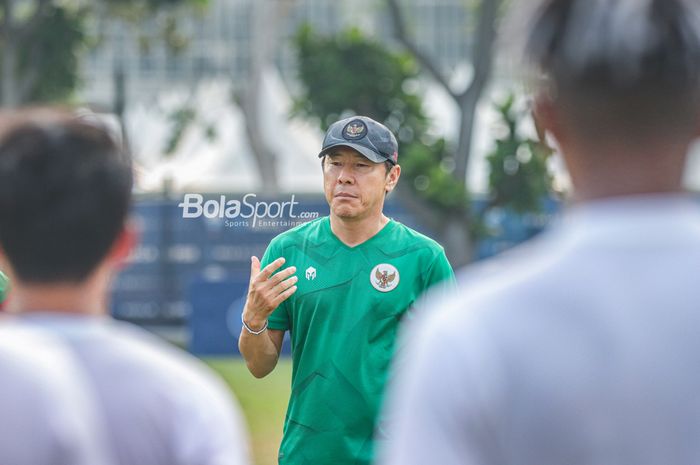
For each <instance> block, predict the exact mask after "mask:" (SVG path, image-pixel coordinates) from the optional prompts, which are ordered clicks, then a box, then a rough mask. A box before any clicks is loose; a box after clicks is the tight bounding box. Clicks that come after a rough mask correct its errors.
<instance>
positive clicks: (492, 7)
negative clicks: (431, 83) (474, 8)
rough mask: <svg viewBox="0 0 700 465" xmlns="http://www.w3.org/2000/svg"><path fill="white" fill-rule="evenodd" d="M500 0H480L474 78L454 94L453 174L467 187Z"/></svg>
mask: <svg viewBox="0 0 700 465" xmlns="http://www.w3.org/2000/svg"><path fill="white" fill-rule="evenodd" d="M500 4H501V0H482V2H481V8H480V10H479V24H478V27H477V31H476V38H475V41H474V51H473V53H472V63H473V67H474V78H473V79H472V82H471V83H470V84H469V87H468V88H467V89H466V90H465V91H464V92H463V93H462V94H461V95H458V96H457V97H456V100H457V104H458V105H459V109H460V115H461V121H460V126H459V141H458V143H457V154H456V160H455V162H456V163H455V171H454V173H455V176H456V178H457V179H458V180H459V181H460V182H461V183H462V184H464V185H465V186H466V182H467V170H468V169H469V159H470V158H471V144H472V135H473V132H474V120H475V119H476V110H477V106H478V105H479V100H480V99H481V95H482V94H483V92H484V89H485V87H486V84H487V83H488V80H489V78H490V77H491V66H492V62H493V44H494V42H495V41H496V19H497V17H498V9H499V7H500Z"/></svg>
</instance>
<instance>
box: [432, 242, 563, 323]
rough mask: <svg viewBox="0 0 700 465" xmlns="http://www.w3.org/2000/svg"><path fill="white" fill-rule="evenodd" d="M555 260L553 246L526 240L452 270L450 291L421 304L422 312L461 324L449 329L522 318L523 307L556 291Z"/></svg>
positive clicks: (557, 262) (557, 259)
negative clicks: (454, 283)
mask: <svg viewBox="0 0 700 465" xmlns="http://www.w3.org/2000/svg"><path fill="white" fill-rule="evenodd" d="M561 261H562V256H561V254H560V253H559V248H558V247H557V245H556V244H553V243H552V241H551V240H548V238H544V237H543V238H535V239H532V240H531V241H530V242H528V243H525V244H521V245H519V246H516V247H514V248H513V249H511V250H509V251H506V252H503V253H501V254H499V255H497V256H495V257H491V258H487V259H484V260H482V261H480V262H477V263H472V264H470V265H467V266H465V267H463V268H460V269H458V270H457V272H456V280H457V284H456V287H455V289H454V291H452V292H451V293H448V294H447V296H446V297H444V298H442V299H439V300H438V299H435V300H432V301H426V302H424V303H423V307H424V309H427V310H429V311H427V312H425V313H430V314H432V316H431V318H434V319H436V320H438V321H441V322H452V323H455V322H460V323H463V324H461V325H460V324H457V325H455V326H454V327H455V328H465V327H467V326H470V325H471V324H472V320H480V319H481V320H484V321H485V320H494V319H497V320H499V321H503V320H505V321H507V320H509V319H517V318H519V317H521V316H524V317H527V315H526V314H527V309H526V308H525V307H530V306H532V305H534V304H536V303H538V302H539V303H544V301H543V299H546V298H547V297H546V296H547V295H550V294H551V293H553V292H558V290H557V288H558V287H559V280H560V279H562V276H561V275H562V273H560V272H559V271H558V270H559V269H560V264H561ZM428 307H429V308H428Z"/></svg>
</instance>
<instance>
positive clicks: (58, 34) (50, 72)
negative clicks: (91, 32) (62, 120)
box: [18, 5, 86, 102]
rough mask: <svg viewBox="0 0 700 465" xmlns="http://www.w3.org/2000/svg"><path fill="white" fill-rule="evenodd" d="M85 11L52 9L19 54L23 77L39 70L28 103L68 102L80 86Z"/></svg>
mask: <svg viewBox="0 0 700 465" xmlns="http://www.w3.org/2000/svg"><path fill="white" fill-rule="evenodd" d="M85 18H86V10H85V9H82V8H81V9H69V8H66V7H64V6H60V5H52V6H51V7H49V10H48V12H47V14H45V15H43V16H41V18H40V19H39V22H38V23H37V25H36V28H35V31H36V33H35V34H33V35H32V37H30V38H29V40H28V41H27V42H26V43H25V44H22V46H21V47H20V48H19V50H18V51H19V53H18V72H19V74H20V76H22V75H27V74H29V73H28V71H29V69H30V68H32V67H37V68H38V69H37V70H36V82H34V85H33V86H32V88H31V89H29V93H28V95H27V101H28V102H56V101H64V100H66V99H67V98H69V97H70V95H71V93H72V92H73V90H74V89H75V87H76V86H77V84H78V82H79V76H78V60H79V55H80V51H81V48H82V45H83V43H84V41H85Z"/></svg>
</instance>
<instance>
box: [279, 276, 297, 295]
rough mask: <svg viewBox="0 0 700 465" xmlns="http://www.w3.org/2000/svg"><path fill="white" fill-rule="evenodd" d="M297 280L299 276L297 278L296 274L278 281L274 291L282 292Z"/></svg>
mask: <svg viewBox="0 0 700 465" xmlns="http://www.w3.org/2000/svg"><path fill="white" fill-rule="evenodd" d="M275 276H276V275H275ZM297 281H299V278H297V277H296V276H292V277H291V278H289V279H285V280H284V281H282V282H281V283H279V284H278V285H277V286H275V288H274V293H275V294H281V293H282V292H284V291H286V290H287V289H289V288H290V287H292V286H293V285H295V284H296V283H297Z"/></svg>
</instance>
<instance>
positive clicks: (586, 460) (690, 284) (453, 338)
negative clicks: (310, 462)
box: [380, 196, 700, 465]
mask: <svg viewBox="0 0 700 465" xmlns="http://www.w3.org/2000/svg"><path fill="white" fill-rule="evenodd" d="M459 281H460V285H459V289H458V291H457V292H456V294H455V295H454V296H453V297H451V298H450V299H449V300H447V301H442V302H435V301H433V302H430V303H428V304H427V305H426V307H427V310H429V311H426V312H424V313H423V314H422V317H421V318H419V319H418V321H417V322H416V324H415V325H414V326H413V327H412V328H410V329H409V330H408V334H407V335H406V336H407V337H406V340H405V342H406V344H405V345H406V351H405V352H404V353H403V354H402V356H401V363H399V365H398V367H399V368H398V375H397V378H396V379H395V380H394V382H393V383H392V386H391V389H390V392H389V393H388V394H387V396H386V399H387V402H388V411H387V413H388V418H389V419H390V428H389V435H390V439H389V441H388V443H387V444H386V445H385V447H384V449H383V451H382V452H381V454H380V455H381V457H382V460H381V462H380V463H382V464H383V465H414V464H415V465H418V464H420V465H425V464H440V465H456V464H460V465H462V464H469V465H477V464H479V465H483V464H498V465H510V464H518V465H549V464H552V465H554V464H557V465H593V464H595V465H603V464H615V465H658V464H674V465H693V464H698V463H700V440H698V438H700V210H699V209H698V206H697V205H696V204H695V203H694V202H692V201H691V200H690V199H688V198H685V197H679V196H640V197H637V198H626V199H617V200H608V201H600V202H595V203H589V204H586V205H584V206H580V207H575V208H572V210H571V211H570V212H569V213H567V214H566V215H565V216H564V218H563V220H562V221H561V224H559V225H557V226H554V227H553V228H552V229H551V230H550V231H548V232H546V233H544V234H543V235H542V236H540V237H539V238H537V239H535V240H534V241H533V242H532V243H530V244H527V245H524V246H523V247H521V248H519V250H515V251H513V252H512V253H509V254H505V256H503V257H502V258H496V259H494V260H491V261H488V262H486V263H484V264H483V265H480V266H479V265H478V266H477V267H476V268H473V269H470V270H468V271H466V272H465V273H462V274H461V276H460V279H459Z"/></svg>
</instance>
